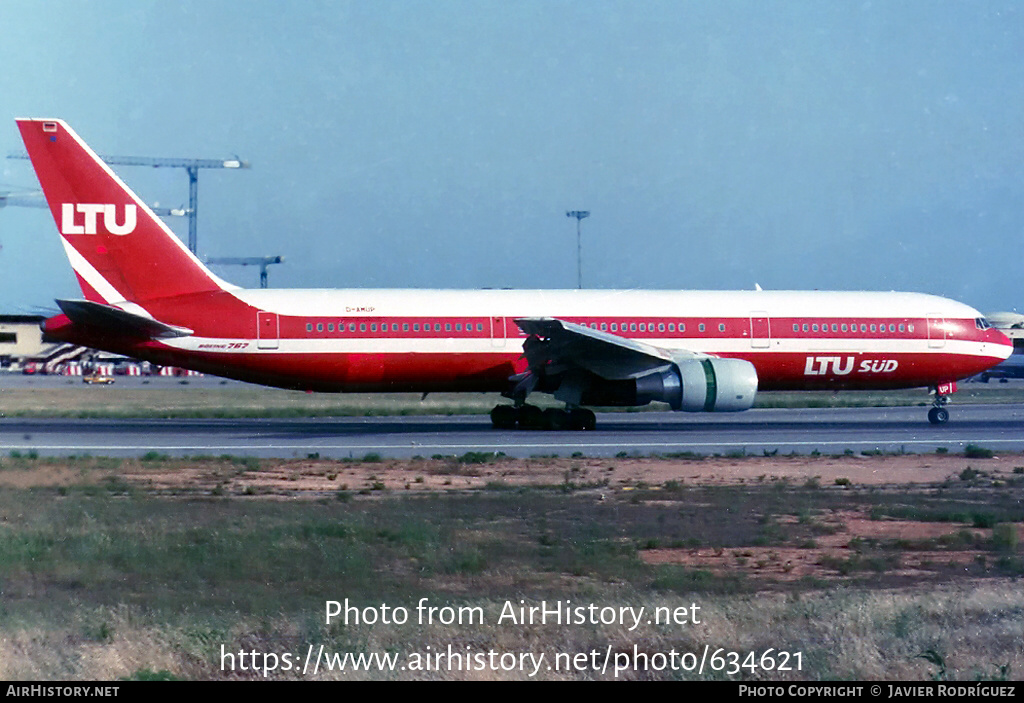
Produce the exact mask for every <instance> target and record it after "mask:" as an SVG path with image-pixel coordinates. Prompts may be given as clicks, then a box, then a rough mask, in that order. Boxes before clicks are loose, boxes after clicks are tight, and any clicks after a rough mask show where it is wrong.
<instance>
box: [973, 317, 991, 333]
mask: <svg viewBox="0 0 1024 703" xmlns="http://www.w3.org/2000/svg"><path fill="white" fill-rule="evenodd" d="M974 325H975V327H977V328H978V329H979V330H987V329H989V328H990V327H992V325H991V324H989V321H988V320H986V319H985V318H984V317H976V318H974Z"/></svg>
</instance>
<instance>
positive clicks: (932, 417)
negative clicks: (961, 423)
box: [928, 408, 949, 425]
mask: <svg viewBox="0 0 1024 703" xmlns="http://www.w3.org/2000/svg"><path fill="white" fill-rule="evenodd" d="M928 422H930V423H932V424H933V425H943V424H945V423H947V422H949V411H948V410H946V409H945V408H932V409H931V410H929V411H928Z"/></svg>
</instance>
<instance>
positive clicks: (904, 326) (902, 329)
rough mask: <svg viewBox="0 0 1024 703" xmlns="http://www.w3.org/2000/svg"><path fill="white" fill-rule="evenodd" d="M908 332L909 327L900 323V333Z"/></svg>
mask: <svg viewBox="0 0 1024 703" xmlns="http://www.w3.org/2000/svg"><path fill="white" fill-rule="evenodd" d="M906 331H907V326H906V325H904V324H902V323H900V332H906Z"/></svg>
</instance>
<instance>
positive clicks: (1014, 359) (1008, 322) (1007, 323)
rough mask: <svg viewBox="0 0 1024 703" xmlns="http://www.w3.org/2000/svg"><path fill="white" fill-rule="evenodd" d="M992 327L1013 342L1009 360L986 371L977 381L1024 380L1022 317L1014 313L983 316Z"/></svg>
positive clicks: (1023, 326) (994, 313) (1023, 325)
mask: <svg viewBox="0 0 1024 703" xmlns="http://www.w3.org/2000/svg"><path fill="white" fill-rule="evenodd" d="M985 317H986V318H987V319H988V321H989V322H991V323H992V326H993V327H996V328H998V329H999V331H1000V332H1002V333H1003V334H1005V335H1006V336H1007V337H1009V338H1010V341H1011V342H1013V353H1012V354H1011V355H1010V358H1009V359H1007V360H1006V361H1004V362H1003V363H1001V364H999V365H998V366H995V367H993V368H991V369H989V370H988V371H985V372H983V373H981V374H979V375H978V379H979V380H981V381H985V382H986V383H988V380H989V379H990V378H998V379H1000V380H1001V381H1005V380H1006V379H1008V378H1024V315H1021V314H1019V313H1015V312H993V313H989V314H988V315H986V316H985Z"/></svg>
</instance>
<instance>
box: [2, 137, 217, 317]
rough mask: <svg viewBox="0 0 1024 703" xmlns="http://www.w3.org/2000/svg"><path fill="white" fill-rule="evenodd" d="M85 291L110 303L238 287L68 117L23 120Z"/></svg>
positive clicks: (30, 152)
mask: <svg viewBox="0 0 1024 703" xmlns="http://www.w3.org/2000/svg"><path fill="white" fill-rule="evenodd" d="M17 123H18V129H19V130H20V131H21V137H22V139H23V140H24V141H25V148H26V149H27V150H28V155H29V158H30V159H31V160H32V166H33V168H35V171H36V176H37V177H38V178H39V183H40V185H41V186H42V188H43V193H44V195H45V196H46V201H47V203H48V204H49V206H50V212H51V213H52V214H53V219H54V221H55V222H56V223H57V230H58V231H59V232H60V235H61V240H62V243H63V244H64V249H65V251H66V252H67V255H68V258H69V259H70V260H71V266H72V268H74V270H75V275H76V276H77V277H78V282H79V284H80V285H81V287H82V292H83V293H84V294H85V298H86V299H87V300H89V301H92V302H95V303H102V304H106V305H111V304H117V303H120V302H122V301H131V302H144V301H147V300H152V299H155V298H166V297H171V296H176V295H185V294H189V293H202V292H209V291H217V290H231V289H233V288H235V286H231V285H229V284H227V283H225V282H224V281H222V280H221V279H219V278H218V277H217V276H215V275H214V274H213V273H211V272H210V271H209V270H208V269H207V268H206V267H205V266H204V265H203V264H202V263H201V262H200V261H199V259H197V258H196V257H195V256H194V255H193V254H192V252H190V251H189V250H188V248H187V247H186V246H185V245H184V244H182V243H181V241H180V240H179V239H178V238H177V237H176V236H174V233H173V232H171V230H170V229H169V228H168V227H167V225H165V224H164V223H163V221H161V220H160V219H159V218H158V217H157V216H156V215H154V214H153V212H152V211H151V210H150V209H149V208H148V207H147V206H146V204H145V203H143V202H142V201H141V200H140V199H139V198H138V196H136V195H135V193H133V192H132V190H131V189H130V188H128V186H126V185H125V184H124V183H123V182H122V181H121V179H120V178H118V177H117V176H116V175H115V174H114V172H113V171H111V170H110V167H109V166H107V164H105V163H104V162H103V160H102V159H100V157H98V156H97V155H96V153H95V152H93V150H92V149H90V148H89V146H88V145H87V144H86V143H85V142H84V141H82V139H81V138H80V137H79V136H78V135H77V134H76V133H75V131H74V130H73V129H71V127H69V126H68V125H67V124H66V123H64V122H63V121H62V120H57V119H19V120H17Z"/></svg>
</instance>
